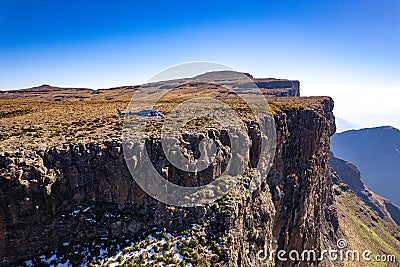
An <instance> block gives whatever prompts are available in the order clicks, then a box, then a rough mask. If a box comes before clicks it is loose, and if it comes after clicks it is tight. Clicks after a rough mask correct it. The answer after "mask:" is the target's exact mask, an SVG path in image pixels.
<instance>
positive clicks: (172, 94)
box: [0, 83, 326, 151]
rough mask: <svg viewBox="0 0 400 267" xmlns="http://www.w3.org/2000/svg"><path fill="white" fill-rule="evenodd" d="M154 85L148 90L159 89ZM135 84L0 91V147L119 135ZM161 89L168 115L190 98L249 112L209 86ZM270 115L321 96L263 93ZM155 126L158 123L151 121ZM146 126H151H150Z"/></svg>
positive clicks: (312, 104) (248, 115)
mask: <svg viewBox="0 0 400 267" xmlns="http://www.w3.org/2000/svg"><path fill="white" fill-rule="evenodd" d="M161 87H162V84H156V86H155V87H150V88H153V89H152V90H153V91H157V90H161V89H160V88H161ZM137 88H138V87H120V88H115V89H108V90H106V89H105V90H91V89H76V88H56V87H51V86H41V87H36V88H31V89H23V90H17V91H8V92H1V93H0V147H1V148H2V150H11V151H12V150H20V149H26V148H30V147H40V148H43V149H44V148H46V147H49V146H54V145H56V144H60V143H66V142H88V141H91V140H104V139H108V138H118V137H120V136H121V130H122V118H119V117H118V116H117V109H121V110H125V109H126V108H127V106H128V104H129V102H130V100H131V98H132V96H133V95H134V93H135V91H136V89H137ZM165 92H167V93H166V94H165V95H163V97H162V98H161V99H160V100H159V101H158V102H157V103H156V105H155V109H157V110H159V111H161V112H163V113H165V114H168V113H169V112H170V111H171V110H172V109H173V108H174V107H175V106H176V105H178V104H180V103H182V102H184V101H186V100H190V99H193V98H198V97H203V98H204V97H209V98H213V99H216V100H220V101H222V102H224V103H225V104H227V105H229V106H230V107H232V108H233V109H234V110H235V111H236V112H237V113H238V114H239V115H240V117H241V118H242V119H243V120H252V119H254V116H253V115H252V112H251V111H250V109H249V107H248V105H247V104H246V103H245V102H244V101H243V100H242V99H241V98H240V97H238V96H237V95H236V94H234V93H233V92H232V91H231V90H229V89H227V88H225V87H222V86H218V85H211V84H199V83H197V84H194V83H188V84H185V85H181V86H179V87H177V88H175V89H172V90H169V91H165ZM265 98H266V99H267V100H268V102H269V104H270V109H271V112H272V114H274V115H276V114H278V113H280V112H285V111H288V110H293V109H306V108H311V109H318V108H320V107H321V102H322V101H323V100H324V99H326V98H325V97H306V98H304V97H273V96H266V95H265ZM202 121H203V122H207V123H209V121H208V120H207V119H202V120H200V121H199V120H197V121H193V122H192V123H191V124H189V125H187V128H188V129H190V128H193V127H195V128H196V127H197V126H199V125H198V124H199V123H201V122H202ZM150 124H155V125H154V126H155V128H160V122H151V123H150ZM150 126H151V125H150Z"/></svg>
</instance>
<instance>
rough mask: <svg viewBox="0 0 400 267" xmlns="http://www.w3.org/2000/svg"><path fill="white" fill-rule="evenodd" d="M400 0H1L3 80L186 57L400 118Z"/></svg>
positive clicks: (149, 69) (81, 82)
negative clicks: (293, 83) (298, 83)
mask: <svg viewBox="0 0 400 267" xmlns="http://www.w3.org/2000/svg"><path fill="white" fill-rule="evenodd" d="M399 47H400V1H398V0H326V1H325V0H316V1H307V0H304V1H295V0H293V1H284V0H282V1H277V0H276V1H241V2H234V1H162V2H157V1H140V2H139V1H138V2H135V1H89V0H88V1H39V0H38V1H33V0H31V1H18V0H15V1H12V0H1V1H0V73H1V74H0V89H16V88H24V87H31V86H36V85H40V84H44V83H46V84H51V85H56V86H74V87H90V88H108V87H112V86H119V85H132V84H138V83H143V82H145V81H146V80H147V79H149V78H150V77H151V76H153V75H154V74H156V73H157V72H159V71H160V70H162V69H164V68H166V67H169V66H171V65H175V64H179V63H183V62H188V61H212V62H218V63H222V64H225V65H228V66H231V67H233V68H235V69H237V70H240V71H246V72H250V73H252V74H253V75H254V76H258V77H277V78H289V79H298V80H300V81H301V82H302V85H301V89H302V93H303V95H330V96H332V97H333V98H334V100H335V101H336V110H335V112H336V114H337V115H338V116H340V117H342V118H344V119H347V120H350V121H352V122H355V123H358V124H360V125H362V126H374V125H383V124H392V125H394V126H396V127H399V128H400V112H399V110H400V104H399V97H400V93H399V92H400V63H399V62H400V49H399Z"/></svg>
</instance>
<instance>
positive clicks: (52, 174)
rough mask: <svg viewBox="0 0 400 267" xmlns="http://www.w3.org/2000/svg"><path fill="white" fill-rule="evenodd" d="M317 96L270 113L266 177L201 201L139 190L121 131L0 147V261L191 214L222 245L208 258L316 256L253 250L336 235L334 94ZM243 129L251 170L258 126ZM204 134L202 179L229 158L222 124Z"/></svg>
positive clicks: (206, 236)
mask: <svg viewBox="0 0 400 267" xmlns="http://www.w3.org/2000/svg"><path fill="white" fill-rule="evenodd" d="M319 100H320V101H319V103H318V105H316V106H315V107H313V108H296V109H291V110H286V111H282V112H279V113H277V114H276V115H275V121H276V126H277V147H276V154H275V159H274V164H273V166H272V168H271V171H270V172H269V175H268V179H267V180H266V183H264V184H263V185H262V186H261V187H260V188H259V189H257V190H256V191H254V192H252V193H250V192H249V191H247V190H246V189H245V188H244V187H243V186H241V185H239V186H238V187H235V188H234V189H233V190H232V191H231V192H230V193H229V194H228V195H226V196H224V197H223V198H221V199H219V200H218V201H217V202H216V203H214V204H212V205H210V206H206V207H196V208H177V207H172V206H168V205H165V204H163V203H160V202H158V201H156V200H154V199H153V198H152V197H150V196H148V195H147V194H146V193H144V192H143V191H142V190H141V189H140V188H139V187H138V186H137V184H136V183H135V182H134V181H133V179H132V177H131V176H130V173H129V171H128V168H127V167H126V164H125V160H124V157H123V153H122V145H121V140H111V141H104V142H102V143H87V144H64V145H61V146H59V147H54V148H51V149H49V150H46V151H28V152H27V153H19V152H13V153H8V152H3V153H1V155H0V259H1V260H0V265H2V266H6V265H9V264H11V263H14V262H17V261H19V260H23V259H29V258H30V257H32V256H34V255H38V254H39V253H42V252H43V251H45V250H49V249H53V248H55V247H57V246H60V245H61V244H62V243H63V242H66V241H70V240H77V241H79V240H86V239H90V238H96V237H118V236H133V235H137V234H139V233H141V232H144V231H147V230H149V229H153V228H157V229H163V228H166V229H168V230H171V231H175V230H176V231H179V230H183V229H188V228H190V227H191V225H193V224H196V225H200V226H201V227H202V229H203V230H202V231H203V234H202V235H201V236H200V237H199V238H198V240H199V242H200V243H208V242H210V241H215V242H217V243H218V245H219V247H220V248H221V249H220V250H221V251H220V252H219V253H218V256H217V257H214V258H212V259H210V260H209V261H210V262H211V263H212V264H219V265H221V266H291V265H295V264H299V263H300V265H301V266H303V265H304V266H317V265H318V261H312V260H311V261H307V262H299V261H294V262H285V263H282V262H279V261H278V260H277V259H274V260H272V261H260V260H259V259H258V258H257V255H258V252H259V251H260V250H264V249H265V250H266V251H271V250H272V249H273V248H277V249H285V250H286V251H289V250H291V249H296V250H299V251H302V250H303V249H315V250H316V251H319V250H321V249H323V248H324V246H325V245H327V242H329V240H333V239H334V238H335V232H336V231H337V227H338V226H337V223H336V222H337V218H336V217H335V216H336V215H335V210H334V208H333V205H332V204H333V196H332V191H331V180H330V177H331V172H330V168H329V138H330V136H331V135H332V134H333V133H334V131H335V124H334V117H333V114H332V109H333V101H332V100H331V99H330V98H322V99H319ZM249 133H250V140H251V149H250V151H249V157H243V160H245V161H248V162H247V165H248V169H249V170H251V168H253V167H254V162H253V161H255V159H257V153H259V149H258V148H257V145H258V144H259V140H258V139H257V138H259V135H258V134H257V132H256V131H249ZM208 135H209V137H210V138H213V139H214V140H216V141H218V142H219V144H220V152H219V154H218V155H219V157H220V159H219V161H218V162H219V164H217V165H215V166H214V169H213V170H212V171H210V172H205V173H204V174H199V175H198V177H196V179H197V180H198V182H199V183H203V182H208V181H209V180H210V175H211V176H213V177H212V178H213V179H214V176H215V175H218V174H219V173H221V170H222V169H223V168H224V166H225V165H226V162H227V161H228V160H229V155H228V154H227V153H226V151H228V150H227V148H226V146H228V145H229V142H226V140H225V139H224V138H225V137H224V134H222V133H221V132H215V131H214V132H209V133H208ZM193 140H194V141H193ZM195 140H199V139H198V137H193V138H192V141H193V142H197V141H195ZM151 142H154V143H153V145H151V146H149V148H150V150H149V153H150V155H153V156H157V157H159V160H160V161H165V159H164V158H162V153H161V152H160V149H162V148H161V146H160V145H159V144H158V143H157V140H151ZM160 155H161V158H160ZM164 175H165V176H166V178H168V179H169V180H171V181H175V182H177V183H180V182H183V183H184V182H185V181H187V180H188V179H190V178H193V177H191V176H189V175H187V176H185V174H182V173H179V172H177V171H176V170H173V169H169V170H168V171H167V172H164ZM178 176H179V179H178ZM108 214H114V215H115V216H109V215H108ZM296 266H298V265H296Z"/></svg>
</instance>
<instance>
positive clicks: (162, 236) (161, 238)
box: [24, 209, 192, 267]
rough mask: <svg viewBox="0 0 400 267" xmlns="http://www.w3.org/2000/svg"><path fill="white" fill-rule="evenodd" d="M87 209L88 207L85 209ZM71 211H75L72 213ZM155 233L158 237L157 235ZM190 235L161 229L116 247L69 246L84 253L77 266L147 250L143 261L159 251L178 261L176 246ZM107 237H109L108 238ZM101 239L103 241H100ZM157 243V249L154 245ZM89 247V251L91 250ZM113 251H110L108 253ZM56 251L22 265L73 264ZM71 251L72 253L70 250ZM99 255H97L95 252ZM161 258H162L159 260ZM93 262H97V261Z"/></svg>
mask: <svg viewBox="0 0 400 267" xmlns="http://www.w3.org/2000/svg"><path fill="white" fill-rule="evenodd" d="M85 210H87V209H85ZM78 213H79V212H78V211H73V212H72V213H71V216H76V215H77V214H78ZM73 214H74V215H73ZM157 236H158V237H157ZM191 239H192V238H191V237H187V236H186V235H175V236H174V235H172V234H170V233H166V232H164V233H162V232H156V236H154V235H152V234H149V235H148V236H147V237H146V238H142V239H141V240H139V241H137V242H133V241H131V240H129V239H125V242H126V244H125V245H123V246H121V247H120V246H119V245H118V244H117V245H116V246H117V250H115V249H114V250H111V251H110V249H109V247H107V246H106V245H105V244H104V243H102V244H95V243H93V247H92V248H91V249H89V248H88V247H84V246H79V245H78V246H76V247H75V246H73V247H72V248H73V249H74V250H75V251H73V252H72V253H73V254H74V255H80V256H82V257H83V259H84V262H82V263H81V264H80V266H85V265H87V264H89V263H90V262H93V263H94V262H97V261H98V259H100V261H101V262H102V264H104V265H106V266H121V265H122V264H124V263H125V262H126V261H127V260H129V259H131V258H132V257H136V258H137V257H139V256H141V255H142V254H144V253H146V255H147V256H146V260H145V263H153V262H154V260H153V258H152V256H153V255H158V256H160V257H163V256H165V255H168V257H172V258H173V259H175V260H176V261H178V262H181V261H182V260H184V259H185V257H184V256H183V255H181V254H180V253H179V248H178V244H179V243H180V242H190V241H191ZM101 240H104V241H106V240H107V238H101ZM109 241H110V240H109ZM102 242H103V241H102ZM168 242H169V244H170V248H169V249H168V250H164V249H165V248H164V245H165V244H166V243H168ZM144 244H146V246H145V247H141V246H142V245H144ZM70 245H71V243H70V242H64V243H63V246H64V247H67V246H70ZM156 246H157V249H155V247H156ZM94 249H98V253H93V250H94ZM90 250H92V251H90ZM110 253H112V255H109V254H110ZM57 255H58V253H57V251H55V252H54V253H51V254H50V255H41V256H39V257H37V258H36V260H27V261H25V262H24V263H25V266H35V265H37V264H46V266H52V267H69V266H73V264H71V263H70V261H69V260H68V259H67V258H68V256H66V257H64V256H60V257H59V256H57ZM70 255H71V254H70ZM94 255H98V256H94ZM159 261H161V262H159ZM157 262H159V265H160V266H174V265H171V264H168V265H165V264H164V263H163V262H162V258H161V259H157ZM96 266H98V265H97V263H96ZM186 266H187V267H190V266H192V264H191V263H190V262H189V263H187V264H186Z"/></svg>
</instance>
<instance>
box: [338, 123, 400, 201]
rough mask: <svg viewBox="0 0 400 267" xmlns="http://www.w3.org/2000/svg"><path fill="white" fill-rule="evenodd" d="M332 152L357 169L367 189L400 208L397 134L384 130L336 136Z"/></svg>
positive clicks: (349, 132)
mask: <svg viewBox="0 0 400 267" xmlns="http://www.w3.org/2000/svg"><path fill="white" fill-rule="evenodd" d="M331 150H332V151H333V153H334V154H335V156H336V157H339V158H342V159H344V160H346V161H350V162H352V163H354V164H355V165H356V166H357V167H358V169H359V170H360V172H361V176H362V179H363V181H364V183H365V185H366V186H367V187H369V188H371V189H372V190H373V191H374V192H376V193H378V194H379V195H382V196H383V197H386V198H388V199H390V200H391V201H392V202H394V203H395V204H397V205H399V204H400V194H399V189H400V177H399V176H400V130H398V129H396V128H394V127H391V126H383V127H376V128H367V129H360V130H350V131H346V132H343V133H338V134H335V135H334V136H332V138H331Z"/></svg>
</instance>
